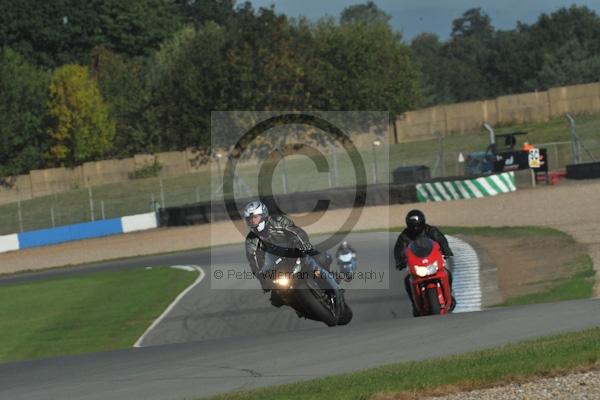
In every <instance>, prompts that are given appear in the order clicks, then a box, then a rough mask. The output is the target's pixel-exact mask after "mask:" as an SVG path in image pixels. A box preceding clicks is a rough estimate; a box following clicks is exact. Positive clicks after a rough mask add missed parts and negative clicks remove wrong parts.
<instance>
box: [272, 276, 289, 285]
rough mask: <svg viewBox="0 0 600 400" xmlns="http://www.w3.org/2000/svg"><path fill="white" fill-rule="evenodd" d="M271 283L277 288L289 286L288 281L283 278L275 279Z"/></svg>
mask: <svg viewBox="0 0 600 400" xmlns="http://www.w3.org/2000/svg"><path fill="white" fill-rule="evenodd" d="M273 283H274V284H276V285H277V286H281V287H289V286H290V280H289V279H288V278H285V277H282V278H279V279H275V280H274V281H273Z"/></svg>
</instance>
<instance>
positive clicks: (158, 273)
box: [0, 268, 197, 362]
mask: <svg viewBox="0 0 600 400" xmlns="http://www.w3.org/2000/svg"><path fill="white" fill-rule="evenodd" d="M196 276H197V275H196V274H194V273H190V272H187V271H181V270H175V269H172V268H153V269H136V270H128V271H118V272H114V271H110V272H99V273H92V274H89V275H85V276H78V277H69V278H59V279H49V280H45V281H39V282H34V283H27V284H15V285H7V286H3V287H2V290H0V321H2V329H0V362H6V361H15V360H24V359H31V358H40V357H52V356H59V355H67V354H78V353H85V352H92V351H107V350H114V349H120V348H126V347H130V346H132V345H133V343H134V342H135V341H136V340H137V338H138V337H139V336H141V335H142V333H144V331H145V330H146V329H147V327H148V326H149V325H150V323H151V322H152V320H153V319H155V318H156V317H158V316H159V315H160V313H161V312H162V311H163V310H164V309H165V308H166V307H167V306H168V304H169V303H170V302H171V301H172V300H173V299H174V298H175V297H176V296H177V295H178V294H179V293H180V292H181V291H182V290H184V289H185V288H186V287H187V286H189V285H190V284H191V283H192V282H193V281H194V280H195V279H196Z"/></svg>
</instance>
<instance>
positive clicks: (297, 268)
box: [292, 263, 302, 275]
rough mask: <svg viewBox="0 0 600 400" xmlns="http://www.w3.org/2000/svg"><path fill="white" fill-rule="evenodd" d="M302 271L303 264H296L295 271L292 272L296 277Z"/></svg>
mask: <svg viewBox="0 0 600 400" xmlns="http://www.w3.org/2000/svg"><path fill="white" fill-rule="evenodd" d="M301 269H302V264H300V263H296V265H295V266H294V269H293V270H292V275H296V274H297V273H298V272H300V270H301Z"/></svg>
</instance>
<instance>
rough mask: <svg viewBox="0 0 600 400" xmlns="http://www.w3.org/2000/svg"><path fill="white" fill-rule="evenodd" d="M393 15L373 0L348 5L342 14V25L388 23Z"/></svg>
mask: <svg viewBox="0 0 600 400" xmlns="http://www.w3.org/2000/svg"><path fill="white" fill-rule="evenodd" d="M390 19H391V17H390V15H389V14H387V13H386V12H385V11H383V10H382V9H380V8H379V7H377V4H375V3H374V2H372V1H368V2H367V3H365V4H356V5H353V6H349V7H346V8H345V9H344V10H343V11H342V14H341V15H340V24H341V25H352V24H356V23H364V24H380V23H381V24H386V25H387V24H388V23H389V21H390Z"/></svg>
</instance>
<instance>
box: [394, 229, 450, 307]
mask: <svg viewBox="0 0 600 400" xmlns="http://www.w3.org/2000/svg"><path fill="white" fill-rule="evenodd" d="M432 242H433V249H432V251H431V253H429V255H428V256H426V257H418V256H416V255H415V254H414V253H413V251H412V250H411V248H410V246H408V247H407V248H406V250H405V254H406V257H407V259H408V272H409V274H410V285H411V289H412V294H413V299H414V300H415V306H416V307H417V310H418V312H419V314H420V315H430V314H437V313H438V310H439V314H441V315H443V314H448V312H449V310H450V307H451V305H452V304H451V303H452V288H451V287H450V281H449V279H448V273H447V270H446V263H445V261H444V257H443V256H442V252H441V251H440V246H439V244H437V243H436V242H435V241H432ZM435 262H437V265H438V268H437V272H435V273H433V274H431V275H426V276H419V275H418V274H417V268H418V267H421V268H420V271H421V272H422V271H423V268H422V267H429V266H432V265H433V264H434V263H435ZM422 274H423V272H422ZM434 290H435V294H436V295H433V294H432V296H434V297H437V301H438V303H439V307H438V306H437V305H436V304H433V305H432V304H430V303H431V301H430V295H429V294H428V292H429V291H434Z"/></svg>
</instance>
